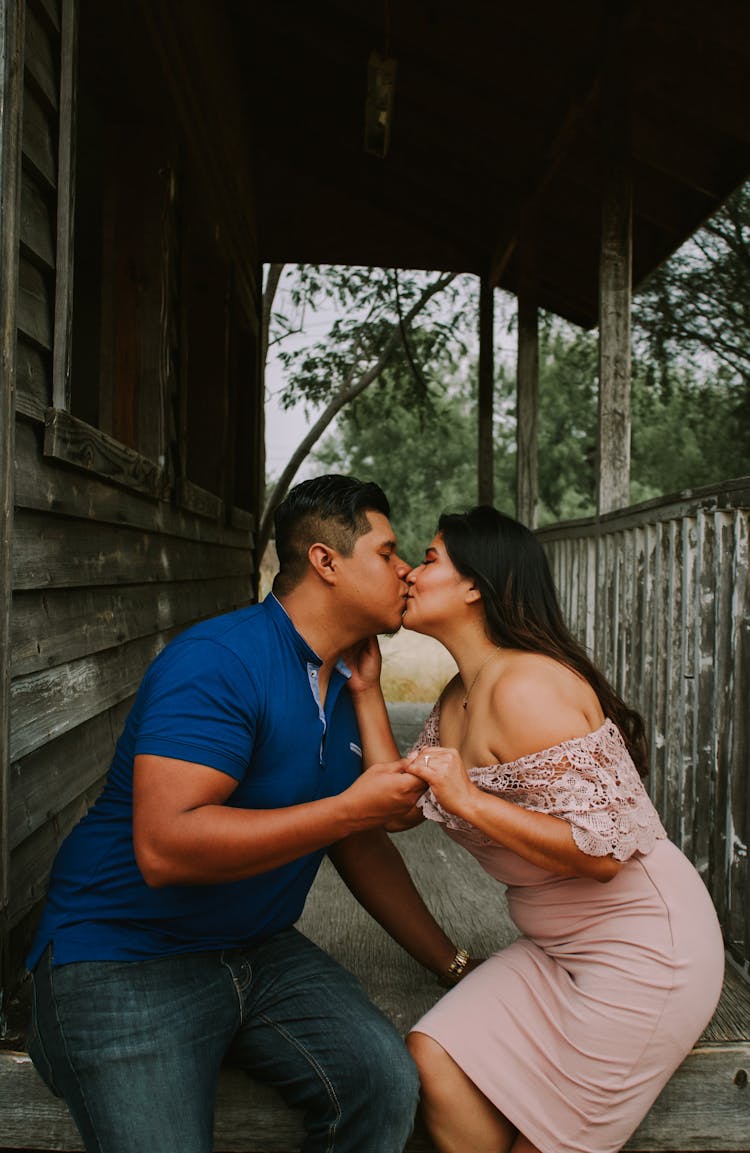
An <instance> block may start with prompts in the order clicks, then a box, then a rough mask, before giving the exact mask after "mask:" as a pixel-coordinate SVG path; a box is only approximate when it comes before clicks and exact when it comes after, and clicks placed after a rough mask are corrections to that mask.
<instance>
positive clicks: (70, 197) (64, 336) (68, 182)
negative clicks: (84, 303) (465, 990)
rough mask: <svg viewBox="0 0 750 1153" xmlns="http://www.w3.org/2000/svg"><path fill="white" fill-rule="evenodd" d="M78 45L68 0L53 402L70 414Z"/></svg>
mask: <svg viewBox="0 0 750 1153" xmlns="http://www.w3.org/2000/svg"><path fill="white" fill-rule="evenodd" d="M77 43H78V0H63V3H62V48H61V63H60V136H59V146H58V173H57V189H58V194H57V262H56V272H55V321H54V341H53V347H52V404H53V406H54V407H55V408H63V409H65V410H66V412H69V411H70V366H71V353H72V344H73V225H74V219H75V136H76V72H77V68H76V55H77Z"/></svg>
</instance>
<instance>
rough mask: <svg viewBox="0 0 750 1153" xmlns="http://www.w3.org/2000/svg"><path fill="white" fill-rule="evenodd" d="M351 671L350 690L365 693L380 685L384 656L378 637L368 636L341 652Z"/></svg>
mask: <svg viewBox="0 0 750 1153" xmlns="http://www.w3.org/2000/svg"><path fill="white" fill-rule="evenodd" d="M341 656H342V659H343V660H344V661H345V662H346V664H347V666H348V667H349V669H350V671H351V674H352V675H351V677H350V678H349V692H351V693H363V692H367V690H368V689H373V688H376V687H378V688H379V686H380V667H381V664H382V658H381V656H380V646H379V645H378V638H377V637H375V636H372V637H366V638H365V640H363V641H359V642H358V643H357V644H356V645H352V647H351V648H349V649H346V650H345V652H343V653H342V654H341Z"/></svg>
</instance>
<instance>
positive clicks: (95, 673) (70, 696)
mask: <svg viewBox="0 0 750 1153" xmlns="http://www.w3.org/2000/svg"><path fill="white" fill-rule="evenodd" d="M181 631H182V630H181V629H165V630H164V632H162V633H159V634H158V635H155V636H154V635H152V636H148V637H141V638H140V639H138V640H135V641H130V642H129V643H128V644H125V645H121V646H120V647H119V648H116V649H107V650H105V651H104V652H101V653H95V654H93V655H92V656H89V657H81V658H79V660H77V661H71V662H70V663H69V664H67V665H61V666H59V667H58V668H56V669H51V670H49V671H44V672H40V673H31V674H30V675H29V676H26V677H19V678H18V679H17V680H15V681H13V683H12V685H11V697H10V705H11V736H10V755H11V759H12V760H14V761H15V760H20V759H21V758H22V757H25V756H28V754H29V753H32V752H34V750H35V749H38V748H40V747H41V746H42V745H44V744H46V743H47V742H48V741H53V740H55V738H56V737H59V736H61V735H62V734H63V733H67V732H69V731H70V730H71V729H75V728H76V727H77V726H78V725H82V724H83V723H84V722H85V721H88V720H90V719H91V718H92V717H95V716H97V714H99V713H102V712H104V711H105V710H106V709H110V708H112V706H113V705H116V704H119V702H120V701H122V700H124V699H125V698H126V697H129V696H131V695H132V694H133V693H134V692H135V691H136V689H137V688H138V685H139V684H140V682H141V678H142V676H143V674H144V672H145V670H146V668H147V667H148V665H149V664H150V663H151V661H152V660H153V659H154V657H156V656H157V655H158V653H160V652H161V650H162V649H163V648H164V646H165V645H166V644H167V642H168V641H170V640H171V639H172V637H173V636H176V635H177V633H179V632H181Z"/></svg>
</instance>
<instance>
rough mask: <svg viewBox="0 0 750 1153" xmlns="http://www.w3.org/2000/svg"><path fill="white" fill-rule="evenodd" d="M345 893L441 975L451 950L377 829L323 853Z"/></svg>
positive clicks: (400, 861)
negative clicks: (326, 853)
mask: <svg viewBox="0 0 750 1153" xmlns="http://www.w3.org/2000/svg"><path fill="white" fill-rule="evenodd" d="M328 855H329V856H330V858H331V860H332V861H333V864H334V865H335V867H336V870H337V871H338V873H339V875H340V876H341V878H342V880H343V881H344V883H345V884H346V886H347V888H348V889H349V890H350V891H351V892H352V893H353V894H354V896H355V897H356V898H357V900H358V901H359V902H360V904H361V905H363V906H364V908H365V909H367V911H368V913H370V915H371V916H373V917H374V918H375V920H376V921H377V922H378V923H379V924H380V925H382V926H383V928H384V929H385V930H386V932H387V933H389V934H390V935H391V937H393V939H394V940H395V941H398V943H399V945H401V946H403V948H404V949H406V951H407V952H408V953H410V954H411V955H412V957H414V959H415V960H417V961H419V962H420V964H422V965H425V966H426V967H427V968H428V969H432V971H433V972H434V973H437V974H438V975H441V976H444V975H446V974H447V972H448V966H449V965H450V963H451V961H453V959H454V958H455V956H456V946H455V945H454V944H453V942H452V941H451V939H450V937H448V936H447V935H446V934H445V933H444V932H443V930H442V929H441V928H440V926H439V925H438V923H437V921H436V920H435V919H434V917H433V916H432V913H430V911H429V909H428V908H427V906H426V905H425V903H424V901H423V900H422V898H421V896H420V895H419V892H418V891H417V889H416V887H415V885H414V882H413V881H412V879H411V877H410V876H409V872H408V870H407V868H406V865H405V864H404V862H403V859H402V857H401V854H400V853H399V852H398V850H397V849H396V847H395V845H393V844H392V842H391V840H390V838H389V837H388V835H387V834H386V833H385V831H384V830H383V829H368V830H366V831H365V832H361V833H355V834H354V835H353V836H350V837H347V838H346V840H343V841H340V842H339V843H338V844H336V845H334V846H333V847H332V848H331V849H330V850H329V854H328Z"/></svg>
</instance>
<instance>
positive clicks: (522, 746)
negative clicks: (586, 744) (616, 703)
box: [491, 653, 604, 761]
mask: <svg viewBox="0 0 750 1153" xmlns="http://www.w3.org/2000/svg"><path fill="white" fill-rule="evenodd" d="M491 708H492V713H493V719H494V722H495V724H496V725H497V730H498V734H499V741H500V743H501V745H502V752H503V759H504V760H506V761H507V760H517V759H518V758H519V757H524V756H527V755H528V754H529V753H535V752H539V751H540V750H542V749H548V748H551V747H552V746H554V745H557V744H560V742H561V741H567V740H570V739H571V738H572V737H582V736H585V735H586V734H587V733H589V732H592V731H593V730H594V729H596V728H598V727H599V726H600V725H601V724H602V723H603V721H604V714H603V713H602V710H601V706H600V704H599V701H598V699H597V696H596V694H595V692H594V690H593V689H592V687H591V685H590V684H589V683H588V681H586V680H584V679H583V678H582V677H580V676H579V675H578V674H577V673H575V672H573V670H572V669H569V668H568V667H567V666H565V665H563V664H561V663H560V662H559V661H556V660H553V659H552V658H551V657H547V656H544V655H543V654H541V653H518V654H514V657H513V659H510V660H508V661H507V662H505V663H504V665H503V667H502V669H501V671H500V673H499V675H498V677H497V678H496V680H495V683H494V684H493V688H492V698H491Z"/></svg>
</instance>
